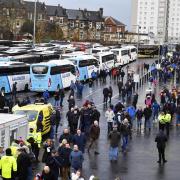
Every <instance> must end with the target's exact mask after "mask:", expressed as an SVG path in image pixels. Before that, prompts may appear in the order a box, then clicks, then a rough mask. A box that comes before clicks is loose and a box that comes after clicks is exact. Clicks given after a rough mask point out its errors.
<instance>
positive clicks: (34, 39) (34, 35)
mask: <svg viewBox="0 0 180 180" xmlns="http://www.w3.org/2000/svg"><path fill="white" fill-rule="evenodd" d="M36 5H37V0H34V28H33V46H35V43H36Z"/></svg>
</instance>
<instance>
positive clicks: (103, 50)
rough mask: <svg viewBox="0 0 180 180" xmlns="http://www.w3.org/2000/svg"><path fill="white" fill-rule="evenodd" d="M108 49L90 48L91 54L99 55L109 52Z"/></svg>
mask: <svg viewBox="0 0 180 180" xmlns="http://www.w3.org/2000/svg"><path fill="white" fill-rule="evenodd" d="M109 50H110V49H109V48H108V47H97V48H92V54H97V53H101V52H109Z"/></svg>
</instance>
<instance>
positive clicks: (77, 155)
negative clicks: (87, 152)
mask: <svg viewBox="0 0 180 180" xmlns="http://www.w3.org/2000/svg"><path fill="white" fill-rule="evenodd" d="M83 161H84V157H83V153H82V152H81V151H80V150H79V148H78V145H74V148H73V151H72V152H71V154H70V162H71V167H72V168H73V170H74V171H77V170H81V169H82V164H83Z"/></svg>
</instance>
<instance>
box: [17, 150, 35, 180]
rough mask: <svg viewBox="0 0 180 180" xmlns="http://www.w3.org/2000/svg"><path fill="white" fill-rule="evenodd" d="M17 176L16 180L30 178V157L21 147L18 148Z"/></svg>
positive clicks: (27, 179)
mask: <svg viewBox="0 0 180 180" xmlns="http://www.w3.org/2000/svg"><path fill="white" fill-rule="evenodd" d="M17 177H18V180H29V179H30V178H31V179H32V165H31V159H30V157H29V155H28V154H27V152H26V150H25V149H24V148H23V147H22V148H19V149H18V157H17Z"/></svg>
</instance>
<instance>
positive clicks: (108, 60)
mask: <svg viewBox="0 0 180 180" xmlns="http://www.w3.org/2000/svg"><path fill="white" fill-rule="evenodd" d="M94 57H95V58H96V59H97V60H98V61H99V65H100V69H111V68H112V67H114V66H115V62H116V56H115V55H114V53H113V52H103V53H98V54H96V55H94Z"/></svg>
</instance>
